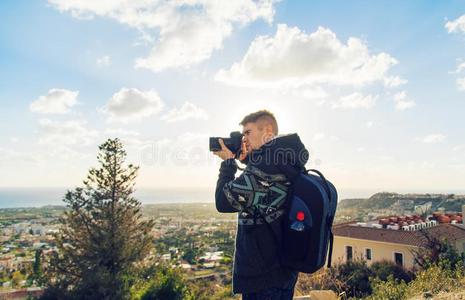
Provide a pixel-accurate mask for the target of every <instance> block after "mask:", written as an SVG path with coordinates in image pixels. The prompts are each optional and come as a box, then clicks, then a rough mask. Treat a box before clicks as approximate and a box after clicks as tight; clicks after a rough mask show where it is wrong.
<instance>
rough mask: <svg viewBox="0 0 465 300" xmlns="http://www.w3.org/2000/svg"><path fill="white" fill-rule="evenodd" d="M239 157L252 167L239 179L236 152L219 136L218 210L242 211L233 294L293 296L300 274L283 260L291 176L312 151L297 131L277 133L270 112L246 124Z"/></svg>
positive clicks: (254, 299) (250, 299)
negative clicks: (282, 247) (284, 221)
mask: <svg viewBox="0 0 465 300" xmlns="http://www.w3.org/2000/svg"><path fill="white" fill-rule="evenodd" d="M240 125H242V126H243V130H242V133H243V135H244V138H243V146H242V151H241V154H240V157H239V160H241V161H242V162H243V163H245V164H246V165H247V166H246V168H245V170H244V172H243V173H242V174H241V175H240V176H239V177H237V178H235V174H236V171H237V165H236V161H235V154H234V153H232V152H231V151H230V150H229V149H228V148H226V147H225V145H224V143H223V141H221V140H220V144H221V147H222V150H221V151H218V152H215V155H217V156H219V157H220V158H222V159H223V162H222V163H221V167H220V174H219V179H218V182H217V186H216V194H215V202H216V209H217V210H218V211H219V212H224V213H228V212H238V226H237V235H236V246H235V253H234V266H233V293H240V294H242V299H244V300H264V299H266V300H275V299H276V300H277V299H279V300H287V299H292V297H293V294H294V287H295V283H296V281H297V275H298V273H297V272H296V271H294V270H291V269H288V268H286V267H284V266H282V265H281V264H280V258H279V249H280V248H281V241H282V234H281V233H282V222H283V220H284V219H283V215H284V204H285V202H286V199H287V194H288V190H289V188H290V186H291V180H292V179H293V177H294V176H296V175H297V174H298V173H299V172H300V171H302V170H303V169H304V166H305V163H306V162H307V160H308V151H307V150H306V149H305V147H304V145H303V144H302V142H301V141H300V138H299V136H298V135H297V134H290V135H284V136H278V124H277V122H276V119H275V117H274V115H273V114H272V113H270V112H269V111H266V110H261V111H257V112H255V113H252V114H249V115H247V116H246V117H245V118H244V119H243V120H242V121H241V122H240Z"/></svg>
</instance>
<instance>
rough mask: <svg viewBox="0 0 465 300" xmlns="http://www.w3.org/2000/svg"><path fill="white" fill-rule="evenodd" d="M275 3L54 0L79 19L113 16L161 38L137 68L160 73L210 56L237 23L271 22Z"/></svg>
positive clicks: (51, 0)
mask: <svg viewBox="0 0 465 300" xmlns="http://www.w3.org/2000/svg"><path fill="white" fill-rule="evenodd" d="M274 2H275V1H274V0H260V1H253V0H235V1H217V0H188V1H159V0H133V1H127V0H115V1H92V0H49V3H50V4H52V6H54V7H55V8H57V9H58V10H59V11H61V12H70V13H71V15H72V16H74V17H76V18H84V19H86V18H92V17H94V16H99V17H107V18H111V19H114V20H116V21H118V22H120V23H122V24H125V25H127V26H130V27H133V28H136V29H138V30H139V31H140V32H141V35H142V38H143V39H144V40H145V41H147V42H149V43H152V42H151V41H153V40H155V45H154V46H153V48H152V49H151V51H150V54H149V55H148V56H147V57H144V58H139V59H137V60H136V66H137V67H140V68H148V69H151V70H153V71H155V72H159V71H162V70H165V69H167V68H173V67H187V66H191V65H193V64H197V63H199V62H202V61H204V60H206V59H208V58H210V56H211V54H212V52H213V51H214V50H218V49H221V48H222V47H223V41H224V40H225V39H226V38H227V37H228V36H230V35H231V33H232V32H233V30H234V27H235V26H241V25H242V26H243V25H246V24H248V23H250V22H253V21H255V20H257V19H263V20H265V21H267V22H270V23H271V21H272V19H273V15H274V7H273V4H274ZM154 31H156V33H157V34H155V32H154ZM154 35H156V38H155V37H154Z"/></svg>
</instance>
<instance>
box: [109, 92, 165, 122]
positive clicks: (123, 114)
mask: <svg viewBox="0 0 465 300" xmlns="http://www.w3.org/2000/svg"><path fill="white" fill-rule="evenodd" d="M163 106H164V104H163V102H162V100H161V99H160V96H158V93H157V92H156V91H154V90H150V91H140V90H138V89H136V88H131V89H129V88H122V89H121V90H119V92H117V93H115V94H114V95H113V96H112V97H111V98H110V100H108V102H107V104H106V105H105V106H104V107H103V108H102V109H101V111H102V112H104V113H105V114H107V115H108V116H109V121H121V122H129V121H133V120H137V119H141V118H146V117H149V116H152V115H155V114H157V113H159V112H160V111H161V110H162V108H163Z"/></svg>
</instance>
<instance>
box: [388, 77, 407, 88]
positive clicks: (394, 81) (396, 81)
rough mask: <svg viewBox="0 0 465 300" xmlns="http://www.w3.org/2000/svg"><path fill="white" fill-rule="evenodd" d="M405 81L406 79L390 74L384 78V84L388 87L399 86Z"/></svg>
mask: <svg viewBox="0 0 465 300" xmlns="http://www.w3.org/2000/svg"><path fill="white" fill-rule="evenodd" d="M407 82H408V80H407V79H403V78H400V77H399V76H390V77H386V78H384V86H385V87H388V88H395V87H399V86H401V85H404V84H406V83H407Z"/></svg>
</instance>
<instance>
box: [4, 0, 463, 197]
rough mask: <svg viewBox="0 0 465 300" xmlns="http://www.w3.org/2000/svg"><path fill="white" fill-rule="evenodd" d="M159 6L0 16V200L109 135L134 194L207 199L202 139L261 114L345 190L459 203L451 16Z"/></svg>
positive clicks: (37, 4) (44, 8) (73, 4)
mask: <svg viewBox="0 0 465 300" xmlns="http://www.w3.org/2000/svg"><path fill="white" fill-rule="evenodd" d="M157 2H158V1H153V3H152V1H124V0H121V1H99V2H98V1H86V0H67V1H64V0H49V1H45V0H44V1H2V2H1V3H0V103H1V104H2V109H1V110H0V124H1V126H0V165H1V168H2V171H3V172H2V173H1V174H0V186H3V187H25V186H36V187H51V186H74V185H78V184H80V182H81V180H82V179H83V178H84V175H85V174H86V172H87V170H88V168H89V167H91V166H92V165H94V164H95V154H96V151H97V145H98V144H99V143H101V142H103V141H104V140H105V139H106V138H108V137H114V136H118V137H120V138H122V140H123V141H124V142H125V145H126V147H127V151H128V154H129V155H128V159H129V160H131V161H132V162H134V163H136V164H139V165H140V166H141V171H140V176H139V179H138V184H139V186H141V187H151V188H167V187H168V188H192V187H212V186H214V184H215V180H216V176H217V168H218V164H219V162H218V161H217V160H216V158H214V157H212V156H211V155H210V154H209V153H208V149H207V141H208V140H207V138H208V137H209V136H212V135H215V136H216V135H225V134H227V133H228V132H230V131H232V130H239V129H240V127H239V126H238V122H239V121H240V119H241V118H242V117H243V116H244V115H245V114H247V113H249V112H252V111H255V110H258V109H261V108H266V109H270V110H271V111H273V112H274V113H275V114H276V116H277V118H278V123H279V124H280V128H281V129H282V130H281V133H290V132H297V133H299V135H300V136H301V137H302V139H303V141H304V143H305V144H306V146H307V148H308V149H309V150H310V153H311V161H310V163H309V165H308V167H317V168H319V169H321V170H322V171H323V172H325V173H326V174H327V176H328V177H329V178H331V179H332V181H333V182H334V183H335V184H336V186H338V187H339V188H340V189H341V190H349V189H373V190H390V191H423V192H427V191H437V190H441V191H448V190H450V191H452V190H457V189H462V190H465V186H464V182H463V178H464V176H465V140H464V138H463V137H464V136H465V129H464V128H465V126H464V125H465V124H464V123H465V121H464V120H463V113H464V112H465V79H464V78H465V64H464V65H462V63H464V62H465V17H462V16H464V15H465V6H464V5H463V2H461V1H400V0H398V1H392V0H391V1H376V2H375V3H374V2H370V5H369V6H368V5H367V3H368V2H367V1H280V2H276V1H271V0H264V1H259V2H256V1H251V0H241V1H235V2H231V1H223V2H222V1H210V0H203V1H200V0H198V1H197V0H195V1H174V2H169V3H168V2H163V1H161V2H159V3H157ZM183 2H185V3H183ZM187 3H191V4H192V3H193V4H195V5H193V6H191V5H190V4H187ZM462 79H463V80H462Z"/></svg>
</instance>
